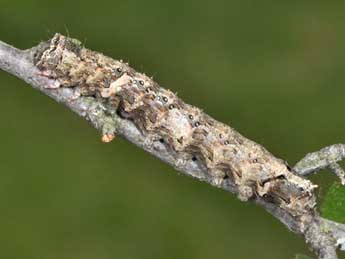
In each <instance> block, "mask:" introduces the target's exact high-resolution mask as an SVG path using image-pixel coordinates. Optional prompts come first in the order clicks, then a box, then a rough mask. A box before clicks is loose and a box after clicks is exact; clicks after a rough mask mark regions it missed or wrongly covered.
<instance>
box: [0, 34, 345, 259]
mask: <svg viewBox="0 0 345 259" xmlns="http://www.w3.org/2000/svg"><path fill="white" fill-rule="evenodd" d="M83 51H84V52H85V53H84V54H80V53H81V52H83ZM50 55H55V56H50ZM83 55H84V56H83ZM57 56H58V57H59V59H56V60H59V61H57V62H59V63H54V62H55V61H54V60H55V59H54V58H56V57H57ZM66 56H68V57H69V58H70V57H72V59H73V60H72V61H73V62H72V61H71V60H68V61H66V60H65V61H64V58H66ZM94 57H98V58H101V59H102V61H103V59H105V60H106V62H108V63H107V64H106V65H103V67H102V64H103V63H102V64H100V61H99V60H97V61H95V62H96V63H97V62H98V63H97V64H96V65H97V66H101V69H104V70H105V68H106V67H107V65H109V64H117V63H116V62H119V61H114V60H113V61H111V60H110V59H109V58H106V57H104V56H102V55H100V54H97V53H93V52H90V51H88V50H86V49H83V48H82V47H81V46H80V44H79V43H78V42H77V41H75V40H73V39H69V38H65V37H63V36H61V35H58V34H57V35H56V36H55V37H54V38H53V39H52V40H51V41H49V42H46V43H42V44H40V45H38V46H36V47H34V48H32V49H29V50H25V51H21V50H18V49H16V48H14V47H12V46H9V45H7V44H5V43H3V42H1V41H0V68H1V69H2V70H4V71H7V72H8V73H11V74H13V75H15V76H17V77H18V78H20V79H22V80H24V81H25V82H27V83H28V84H29V85H31V86H33V87H34V88H35V89H38V90H39V91H41V92H43V93H45V94H46V95H48V96H50V97H51V98H53V99H54V100H56V101H57V102H60V103H62V104H64V105H66V106H67V107H68V108H70V109H71V110H72V111H74V112H75V113H77V114H79V115H80V116H81V117H83V118H85V119H87V120H88V121H90V123H91V124H92V125H93V126H94V127H95V128H96V129H98V130H99V131H100V132H101V134H102V140H103V141H104V142H108V141H110V140H112V138H113V137H114V134H115V133H116V134H117V135H121V136H122V137H124V138H126V139H127V140H129V141H130V142H132V143H134V144H135V145H137V146H138V147H140V148H143V149H145V150H146V151H147V152H149V153H151V154H152V155H154V156H156V157H158V158H160V159H161V160H162V161H164V162H166V163H168V164H169V165H171V166H173V167H174V168H175V169H176V170H178V171H180V172H182V173H183V174H185V175H188V176H191V177H194V178H197V179H199V180H201V181H205V182H208V183H210V184H212V185H214V186H216V187H219V188H222V189H224V190H226V191H229V192H232V193H235V194H237V195H238V197H239V198H240V199H241V200H244V201H245V200H248V199H249V200H252V201H254V202H255V203H257V204H259V205H261V206H262V207H264V208H265V209H266V210H267V211H268V212H269V213H271V214H272V215H273V216H274V217H276V218H277V219H278V220H280V221H281V222H282V223H283V224H285V225H286V226H287V227H288V228H289V229H290V230H291V231H294V232H295V233H298V234H303V235H304V236H305V238H306V241H307V242H308V243H309V244H310V246H311V248H312V249H313V250H314V251H315V252H316V253H317V254H318V256H319V258H325V259H326V258H327V259H329V258H337V256H336V252H335V250H336V245H339V244H341V245H344V243H345V242H344V237H345V234H344V233H345V231H344V229H345V227H344V226H343V225H341V224H337V223H335V222H331V221H328V220H325V219H322V218H320V217H319V216H318V213H317V211H316V210H315V207H314V206H315V194H314V193H313V188H314V187H315V186H314V185H313V184H312V183H311V182H310V181H308V180H305V179H304V178H302V177H300V176H298V175H297V174H296V172H297V173H298V174H299V175H306V174H308V173H310V172H313V171H315V170H318V169H320V168H325V167H330V168H333V169H334V170H335V171H336V172H337V173H338V175H340V176H341V175H342V172H341V171H340V169H339V167H336V166H335V163H336V162H338V161H339V160H341V159H342V158H343V157H344V147H343V145H338V146H337V148H335V149H336V150H337V151H336V152H335V153H337V154H338V155H337V157H336V158H334V157H333V156H331V154H334V152H328V151H329V150H335V149H334V148H333V149H331V148H329V150H328V151H327V152H328V153H327V152H322V154H324V156H322V159H320V156H319V157H318V158H317V159H316V158H314V157H313V156H311V155H309V157H308V158H307V159H304V160H302V161H301V162H300V163H298V164H297V165H296V167H295V169H294V170H295V171H292V170H291V169H290V168H289V167H288V166H287V165H286V164H285V162H284V161H282V160H280V159H277V158H275V157H274V156H273V155H272V154H270V153H269V152H268V151H266V150H265V149H264V148H263V147H261V146H260V145H258V144H256V143H254V142H252V141H250V140H248V139H246V138H244V137H243V136H241V135H240V134H239V133H237V132H236V131H234V130H233V129H231V128H229V127H228V126H226V125H223V124H220V123H219V122H217V121H215V120H213V119H212V118H209V117H208V116H207V115H205V114H203V113H201V111H200V110H198V109H196V108H195V107H192V106H189V105H187V104H184V103H183V102H182V101H181V100H180V99H178V98H177V97H176V96H175V95H171V98H172V99H174V100H176V103H178V104H179V105H180V114H184V115H180V116H187V112H195V114H198V116H199V117H200V120H201V121H202V122H204V121H208V122H209V124H210V125H208V126H207V127H206V126H202V125H201V126H200V128H203V127H204V129H205V130H206V129H207V130H209V132H208V133H209V134H210V135H211V136H213V135H215V132H218V131H217V130H219V132H218V133H217V134H218V135H219V138H220V139H223V137H224V136H222V134H223V133H224V132H225V133H226V134H228V135H227V136H228V137H229V139H230V140H231V141H233V143H230V141H229V140H224V141H223V142H222V143H223V144H224V145H228V144H229V145H230V146H231V145H233V148H234V150H235V148H236V152H237V153H235V154H231V157H230V158H231V163H230V162H229V163H225V162H226V161H228V160H229V159H228V160H226V159H225V158H224V156H225V155H224V153H222V154H221V155H220V157H217V156H216V155H217V154H216V151H219V150H223V151H224V150H228V149H229V148H228V147H224V148H223V146H221V147H218V146H212V145H209V146H207V145H206V144H205V141H206V140H205V139H203V140H200V139H199V142H197V141H196V140H195V136H194V135H193V136H192V137H191V138H192V139H191V141H192V142H191V144H190V145H189V146H186V148H184V149H181V150H178V144H176V143H171V141H173V140H172V138H171V136H172V135H173V134H172V133H171V132H169V130H168V133H169V134H170V135H169V134H165V133H164V132H163V131H162V129H161V128H159V127H158V126H156V125H154V126H156V128H154V129H153V130H151V131H150V130H149V129H148V126H147V125H146V124H145V125H146V126H144V127H141V126H142V125H141V124H140V123H139V122H138V121H140V120H141V121H143V120H147V117H145V116H147V114H145V113H141V114H139V115H136V116H137V117H133V116H132V117H126V116H125V110H126V109H129V108H133V107H132V106H133V105H132V106H129V107H126V106H125V105H124V104H123V102H124V101H125V100H127V99H124V96H123V95H121V93H120V94H119V93H118V92H116V93H115V90H114V89H115V88H116V89H119V88H120V89H122V88H123V89H125V90H124V91H127V90H126V89H127V88H130V87H133V84H137V83H138V81H137V80H136V79H135V78H137V77H143V78H146V77H144V75H142V74H140V73H137V72H135V71H134V70H128V71H127V72H126V73H122V74H121V76H120V75H119V76H117V75H116V73H117V72H116V71H114V72H111V73H110V74H109V75H108V77H107V76H104V78H103V79H107V80H104V81H102V83H104V82H107V84H108V85H105V86H104V87H99V88H96V90H95V89H93V88H92V85H91V83H88V81H87V80H84V79H85V78H82V79H83V80H81V79H80V78H76V79H75V80H76V81H73V76H72V72H71V71H72V69H75V70H73V71H74V72H75V71H76V67H78V68H80V67H83V69H86V70H87V69H90V68H91V67H92V65H93V64H92V62H93V61H92V62H91V64H90V62H89V61H85V59H88V58H89V59H90V60H93V59H92V58H94ZM52 60H53V61H52ZM88 62H89V63H88ZM66 65H68V69H66ZM61 66H63V67H61ZM38 67H39V68H40V69H39V68H38ZM109 67H111V68H114V67H112V65H109ZM43 69H44V70H43ZM65 70H66V71H65ZM86 70H85V71H86ZM95 70H97V69H95ZM78 71H79V72H80V71H81V70H78ZM83 71H84V70H83ZM85 71H84V72H80V73H81V74H82V76H85V75H84V74H85ZM101 72H102V73H103V72H104V71H101ZM75 73H76V72H75ZM83 73H84V74H83ZM92 73H93V74H87V76H88V77H87V79H90V78H91V77H92V78H93V79H94V78H96V73H95V72H92ZM98 75H99V74H98ZM71 78H72V79H71ZM110 79H112V80H113V81H111V80H110ZM78 80H79V81H78ZM94 80H95V79H94ZM121 80H122V81H121ZM145 80H146V79H145ZM148 81H149V80H148ZM120 82H122V83H120ZM139 83H141V82H140V81H139ZM149 83H150V84H154V82H153V81H152V82H151V81H149ZM99 84H101V83H99ZM85 88H86V90H87V91H86V93H85V92H83V90H85ZM90 89H93V90H92V91H94V92H95V94H90V91H91V90H90ZM106 89H110V90H106ZM138 89H139V88H138ZM112 90H114V92H113V93H112V92H111V91H112ZM156 90H157V91H161V92H164V91H165V92H164V93H168V92H167V90H165V89H162V88H159V87H158V86H157V87H156ZM116 91H118V90H116ZM137 92H138V91H137ZM111 94H113V97H114V100H115V101H116V100H117V101H120V104H119V103H117V104H116V105H115V104H113V103H112V102H111V101H114V100H111V98H108V97H109V96H110V97H111ZM127 94H128V95H127V96H126V97H127V98H130V97H138V96H135V93H132V92H129V93H127ZM121 101H122V103H121ZM171 105H173V106H171ZM175 106H176V104H170V105H169V109H170V108H172V109H173V108H176V107H175ZM162 107H163V106H162ZM120 108H122V110H121V109H120ZM164 111H165V113H164V114H167V113H169V111H166V110H164ZM128 114H129V115H131V113H130V112H128ZM164 114H163V115H164ZM164 116H168V115H164ZM169 116H170V115H169ZM168 118H170V117H168ZM180 118H184V117H180ZM156 120H157V119H156ZM174 123H175V124H174ZM179 123H181V122H180V121H179V122H176V121H175V122H174V121H171V122H170V124H172V125H168V126H165V127H166V128H168V129H169V127H170V128H178V127H181V125H180V124H179ZM197 123H199V121H197ZM212 123H213V124H212ZM199 125H200V123H199V124H194V126H195V127H198V126H199ZM183 127H184V128H183V130H187V129H189V128H188V127H189V126H188V125H184V126H183ZM191 132H193V133H195V132H196V131H195V129H193V131H191ZM164 134H165V135H164ZM212 134H213V135H212ZM218 135H217V136H218ZM163 137H164V138H166V139H164V138H163ZM227 142H229V143H227ZM212 143H213V142H212ZM215 145H216V144H215ZM217 145H218V144H217ZM191 147H192V148H191ZM205 147H207V148H208V149H205ZM210 150H211V151H210ZM207 152H208V153H210V152H211V155H212V157H211V158H210V157H206V154H208V153H207ZM217 159H218V160H219V161H223V162H217V163H216V162H214V161H215V160H217ZM222 159H223V160H222ZM218 160H217V161H218ZM224 161H225V162H224ZM330 162H331V163H330ZM220 164H222V166H223V167H220ZM224 164H225V165H224ZM230 169H231V170H230ZM325 226H327V227H326V228H325ZM325 229H327V231H326V230H325Z"/></svg>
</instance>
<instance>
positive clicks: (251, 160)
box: [34, 34, 316, 217]
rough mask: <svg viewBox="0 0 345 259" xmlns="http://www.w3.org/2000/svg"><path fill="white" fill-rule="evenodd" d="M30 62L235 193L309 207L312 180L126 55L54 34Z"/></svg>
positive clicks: (293, 210) (301, 209)
mask: <svg viewBox="0 0 345 259" xmlns="http://www.w3.org/2000/svg"><path fill="white" fill-rule="evenodd" d="M34 62H35V65H36V66H37V67H38V68H39V69H40V70H41V71H42V74H44V75H46V76H49V77H51V78H54V79H56V81H57V82H58V86H57V87H72V88H74V89H75V90H76V91H77V92H78V94H79V95H81V96H92V97H94V98H98V99H101V100H102V101H103V102H106V103H107V104H109V105H111V106H112V107H114V108H115V109H116V110H117V113H118V114H119V115H120V116H121V117H122V118H124V119H127V120H131V121H132V122H133V123H134V124H135V125H136V127H137V128H138V129H139V130H140V132H142V134H144V135H145V136H146V137H147V138H152V139H153V140H154V141H160V142H161V143H163V144H164V145H165V146H166V148H167V149H168V150H169V151H170V152H171V153H172V154H174V155H175V156H177V157H179V156H183V157H184V158H185V159H190V160H192V161H197V162H198V163H200V164H201V165H202V166H203V167H204V168H205V169H206V171H207V174H208V177H209V178H210V179H212V182H213V183H214V185H216V186H221V185H222V184H224V182H225V181H231V182H232V183H234V184H235V185H236V187H237V190H238V197H239V198H240V199H241V200H243V201H246V200H248V199H255V198H256V197H260V198H262V199H264V200H266V201H269V202H272V203H275V204H278V206H279V207H281V208H283V209H284V210H286V211H288V212H289V213H290V214H291V215H292V216H294V217H303V216H306V215H311V214H313V213H314V206H315V198H314V195H313V189H314V188H316V186H315V185H313V184H312V183H311V182H310V181H308V180H306V179H303V178H301V177H299V176H297V175H295V174H294V172H292V170H291V169H290V168H289V167H288V166H287V164H286V163H285V162H284V161H283V160H280V159H278V158H275V157H274V156H273V155H271V154H270V153H269V152H268V151H267V150H266V149H265V148H264V147H262V146H261V145H259V144H256V143H255V142H253V141H251V140H249V139H247V138H245V137H243V136H242V135H241V134H240V133H238V132H237V131H235V130H234V129H232V128H231V127H229V126H227V125H225V124H223V123H221V122H218V121H217V120H215V119H213V118H212V117H210V116H209V115H207V114H205V113H204V112H203V111H202V110H200V109H199V108H197V107H194V106H192V105H189V104H186V103H184V102H183V101H182V100H181V99H180V98H178V96H177V95H176V94H175V93H173V92H172V91H170V90H167V89H165V88H162V87H160V86H159V85H158V84H157V83H156V82H155V81H153V80H152V78H150V77H148V76H146V75H145V74H142V73H139V72H137V71H135V70H134V69H133V68H131V67H130V66H129V65H128V64H127V63H125V62H123V61H121V60H114V59H112V58H109V57H106V56H105V55H103V54H101V53H98V52H94V51H91V50H88V49H86V48H84V47H83V46H82V45H81V44H80V42H78V41H76V40H74V39H70V38H67V37H65V36H63V35H60V34H56V35H55V36H54V37H53V38H52V39H51V40H50V41H49V42H48V43H46V45H45V47H44V50H43V51H41V52H40V53H39V54H38V55H36V56H35V60H34Z"/></svg>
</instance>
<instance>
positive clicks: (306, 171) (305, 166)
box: [293, 144, 345, 185]
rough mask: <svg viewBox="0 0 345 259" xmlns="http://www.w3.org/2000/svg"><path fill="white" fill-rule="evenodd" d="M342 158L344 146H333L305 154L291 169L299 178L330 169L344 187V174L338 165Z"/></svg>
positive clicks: (344, 156)
mask: <svg viewBox="0 0 345 259" xmlns="http://www.w3.org/2000/svg"><path fill="white" fill-rule="evenodd" d="M344 158H345V145H344V144H335V145H331V146H328V147H324V148H322V149H321V150H319V151H316V152H313V153H309V154H307V155H306V156H305V157H304V158H303V159H301V160H300V161H299V162H298V163H297V164H296V165H295V167H294V168H293V169H294V171H295V172H296V173H297V174H298V175H301V176H307V175H310V174H313V173H316V172H318V171H320V170H322V169H330V170H331V171H332V172H333V173H334V174H335V175H336V176H337V177H339V179H340V181H341V184H343V185H345V172H344V170H343V169H342V168H341V167H340V166H339V164H338V162H340V161H341V160H342V159H344Z"/></svg>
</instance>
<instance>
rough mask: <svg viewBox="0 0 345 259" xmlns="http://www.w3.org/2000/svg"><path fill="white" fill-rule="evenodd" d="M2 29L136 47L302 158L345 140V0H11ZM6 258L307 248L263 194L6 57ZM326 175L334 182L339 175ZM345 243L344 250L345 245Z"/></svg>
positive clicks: (154, 65)
mask: <svg viewBox="0 0 345 259" xmlns="http://www.w3.org/2000/svg"><path fill="white" fill-rule="evenodd" d="M0 4H1V5H0V24H1V25H0V36H1V37H0V39H1V40H3V41H5V42H8V43H11V44H13V45H15V46H17V47H19V48H29V47H31V46H33V45H36V44H37V43H38V42H39V41H41V40H47V39H48V38H49V37H51V36H52V35H53V33H54V32H61V33H63V34H67V33H69V34H70V35H71V36H73V37H76V38H78V39H80V40H82V41H83V42H84V43H85V44H86V46H87V47H89V48H91V49H94V50H98V51H101V52H103V53H105V54H107V55H109V56H112V57H115V58H122V59H124V60H126V61H129V62H130V63H131V64H132V66H133V67H135V68H137V69H138V70H139V71H144V72H146V73H147V74H149V75H153V76H154V78H155V79H156V80H157V81H158V82H159V83H161V84H162V85H163V86H164V87H167V88H170V89H172V90H174V91H176V92H178V93H179V95H180V96H181V97H182V98H183V99H184V100H185V101H187V102H189V103H191V104H194V105H197V106H200V107H202V108H203V109H204V110H205V111H207V112H208V113H209V114H211V115H212V116H213V117H215V118H217V119H219V120H221V121H223V122H225V123H229V124H230V125H232V126H233V127H235V128H236V129H237V130H238V131H240V132H241V133H243V134H244V135H245V136H247V137H249V138H251V139H253V140H255V141H257V142H259V143H261V144H263V145H264V146H265V147H267V148H268V149H269V150H270V151H271V152H273V153H274V154H276V155H277V156H279V157H281V158H284V159H286V160H287V161H289V163H290V164H292V165H293V164H294V163H295V162H296V161H297V160H298V159H300V158H301V157H303V156H304V155H305V154H306V153H307V152H311V151H315V150H317V149H319V148H321V147H323V146H326V145H329V144H333V143H337V142H342V143H344V142H345V135H344V132H345V119H344V116H343V112H342V111H343V109H344V108H345V104H344V101H343V100H344V95H345V87H344V84H345V73H344V71H345V53H344V50H345V31H344V29H345V16H344V10H345V3H344V1H321V0H320V1H283V0H278V1H277V0H276V1H254V0H252V1H249V0H242V1H240V0H231V1H226V0H223V1H222V0H214V1H205V0H199V1H182V0H175V1H158V0H146V1H135V0H129V1H80V2H77V1H74V2H72V1H66V0H59V1H54V2H53V1H43V0H31V1H29V0H16V1H8V0H0ZM0 85H1V93H2V98H1V102H0V115H1V122H0V143H1V144H0V147H1V148H0V206H1V213H0V258H6V259H7V258H9V259H17V258H18V259H23V258H25V259H96V258H97V259H113V258H121V259H156V258H163V259H176V258H181V259H185V258H186V259H187V258H188V259H208V258H217V259H225V258H226V259H228V258H239V259H242V258H243V259H246V258H265V259H271V258H272V259H273V258H275V259H276V258H282V259H292V258H293V256H294V255H295V254H296V253H304V254H309V255H312V254H311V253H310V252H309V251H308V248H307V246H306V245H305V244H304V240H303V238H302V237H299V236H296V235H295V234H292V233H290V232H288V230H287V229H286V228H285V227H284V226H283V225H282V224H280V223H279V222H278V221H277V220H276V219H274V218H273V217H272V216H270V215H269V214H268V213H267V212H265V211H264V210H263V209H261V208H260V207H257V206H255V205H253V204H247V203H241V202H240V201H238V200H237V199H236V198H235V197H234V196H233V195H231V194H229V193H226V192H224V191H221V190H218V189H216V188H213V187H211V186H208V185H207V184H205V183H200V182H197V181H194V180H192V179H191V178H188V177H182V176H180V175H178V174H177V173H176V172H175V171H174V170H173V169H171V168H170V167H169V166H167V165H165V164H163V163H162V162H160V161H159V160H157V159H155V158H153V157H151V156H150V155H148V154H147V153H145V152H144V151H142V150H140V149H138V148H136V147H134V146H133V145H131V144H129V143H128V142H126V141H124V140H122V139H120V138H119V139H117V140H116V141H114V142H112V143H111V144H107V145H106V144H102V143H101V142H100V137H99V135H98V133H97V132H96V131H95V130H94V129H93V128H91V127H90V126H89V125H88V123H87V122H86V121H84V120H83V119H81V118H79V117H77V116H76V115H75V114H73V113H72V112H70V111H69V110H68V109H66V108H65V107H63V106H61V105H59V104H57V103H55V102H54V101H52V100H50V99H48V98H47V97H46V96H44V95H42V94H41V93H39V92H37V91H34V90H33V89H31V88H30V87H28V86H27V85H26V84H25V83H24V82H22V81H20V80H18V79H16V78H14V77H13V76H10V75H8V74H6V73H4V72H2V71H0ZM312 179H313V180H314V181H315V182H316V183H318V184H320V189H319V191H320V195H321V196H323V195H324V194H325V193H326V191H327V188H328V187H329V185H330V184H331V183H332V182H333V181H334V180H335V178H334V177H333V176H331V175H330V174H327V173H323V174H319V175H315V176H313V177H312ZM343 258H345V257H344V256H343Z"/></svg>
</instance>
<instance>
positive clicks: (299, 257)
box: [295, 254, 313, 259]
mask: <svg viewBox="0 0 345 259" xmlns="http://www.w3.org/2000/svg"><path fill="white" fill-rule="evenodd" d="M295 259H313V258H311V257H309V256H307V255H303V254H296V256H295Z"/></svg>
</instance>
